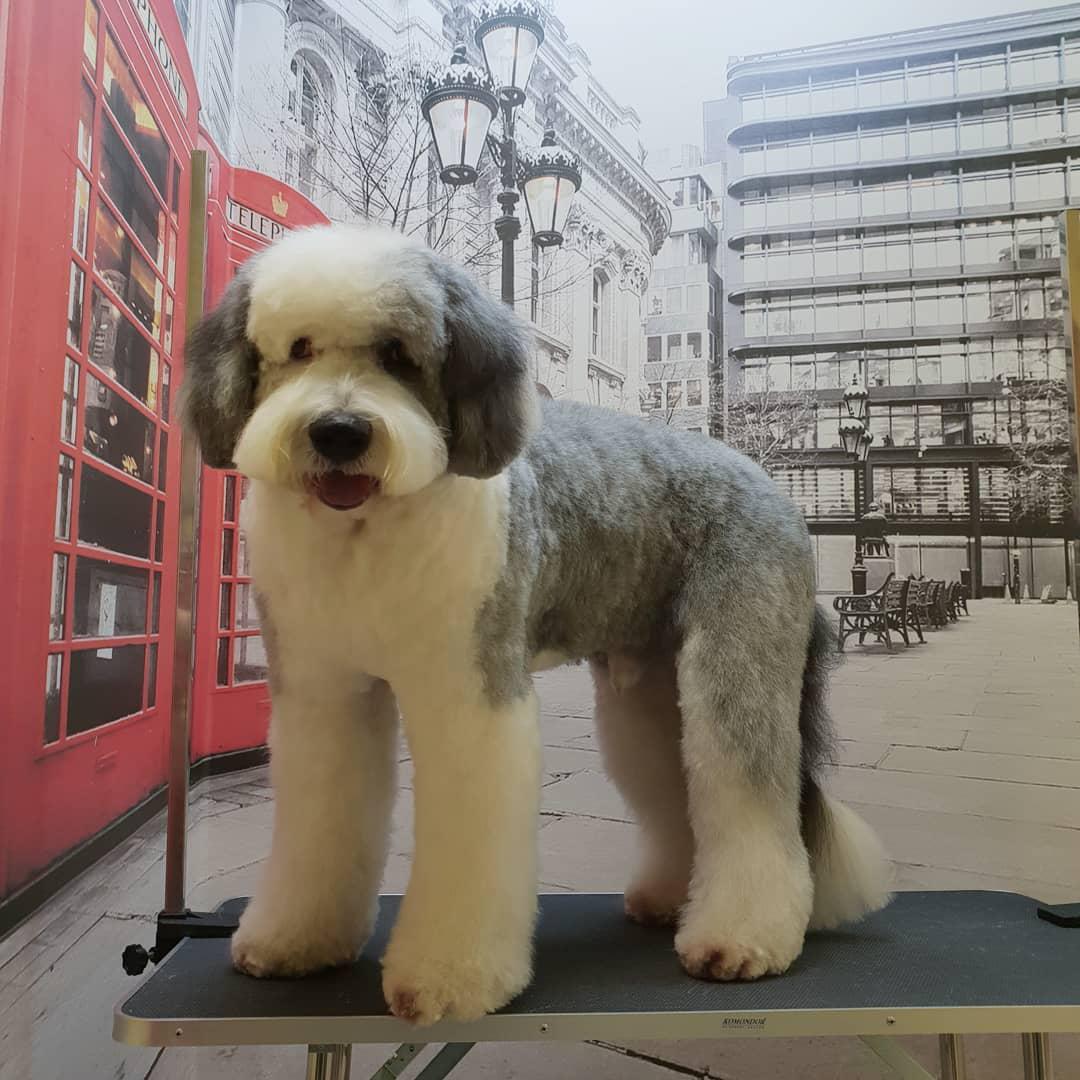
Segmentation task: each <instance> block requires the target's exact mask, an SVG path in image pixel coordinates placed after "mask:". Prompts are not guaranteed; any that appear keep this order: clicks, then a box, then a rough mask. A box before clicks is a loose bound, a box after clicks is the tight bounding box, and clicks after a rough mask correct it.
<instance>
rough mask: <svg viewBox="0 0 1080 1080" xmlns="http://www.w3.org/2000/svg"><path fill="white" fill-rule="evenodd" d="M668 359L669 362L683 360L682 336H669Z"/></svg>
mask: <svg viewBox="0 0 1080 1080" xmlns="http://www.w3.org/2000/svg"><path fill="white" fill-rule="evenodd" d="M667 358H668V360H681V359H682V358H683V355H682V334H668V336H667Z"/></svg>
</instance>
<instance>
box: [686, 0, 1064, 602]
mask: <svg viewBox="0 0 1080 1080" xmlns="http://www.w3.org/2000/svg"><path fill="white" fill-rule="evenodd" d="M727 92H728V96H727V97H726V98H725V99H723V100H719V101H713V102H708V103H706V106H705V145H706V153H705V156H706V160H707V161H723V162H724V163H725V165H726V174H727V190H726V205H725V212H724V217H725V237H724V269H723V278H724V280H725V283H726V284H727V286H728V292H727V296H726V305H727V306H726V310H725V321H726V324H727V325H726V334H725V336H726V342H725V343H726V345H727V347H728V350H727V365H728V378H729V383H730V386H731V392H732V393H737V392H741V393H744V394H749V395H754V394H762V393H766V392H768V393H772V394H780V395H784V394H787V395H791V396H792V398H793V400H802V401H805V399H806V397H807V396H809V397H810V398H811V399H812V401H813V403H814V406H815V410H814V413H813V416H814V418H815V420H814V421H812V422H810V423H806V424H803V425H801V426H800V427H799V428H798V429H797V430H795V429H793V430H791V431H790V432H784V433H783V434H784V437H785V439H787V440H789V443H790V455H789V460H788V462H787V463H786V464H784V465H782V466H780V467H779V468H777V469H776V470H775V476H776V479H777V480H778V482H779V483H780V484H781V485H782V486H783V487H784V488H785V489H786V490H788V491H789V493H790V494H791V495H792V496H793V497H794V498H795V499H796V501H797V502H798V503H799V504H800V505H801V506H802V508H803V510H804V512H805V513H806V516H807V519H808V521H809V523H810V526H811V530H812V531H813V532H814V533H815V535H816V538H817V540H816V542H817V544H818V548H819V576H820V578H821V584H822V587H823V588H826V589H828V588H842V587H845V585H846V581H847V574H846V571H847V567H848V565H849V563H850V559H851V553H852V534H853V531H854V523H855V506H854V493H855V483H854V466H853V463H852V461H851V459H850V458H849V457H848V456H847V455H845V454H844V453H843V451H842V450H840V448H839V444H840V438H839V430H838V422H839V419H840V410H841V407H842V406H841V400H840V395H841V393H842V390H843V388H844V387H845V386H846V385H848V384H849V383H850V382H851V380H852V376H853V375H855V374H858V375H859V376H860V377H861V378H862V379H864V380H865V382H866V385H867V387H868V389H869V390H870V394H871V403H872V404H871V421H870V428H871V430H872V432H873V434H874V443H873V446H874V449H873V450H872V451H871V461H872V465H873V469H872V473H873V485H872V493H873V496H874V497H875V498H876V499H877V500H878V501H879V502H880V503H881V504H882V506H883V508H884V509H885V511H886V512H887V513H888V515H889V517H890V520H891V530H892V532H893V533H894V535H898V539H899V547H900V558H899V562H898V570H900V571H902V572H907V571H909V570H913V571H915V572H925V573H928V574H933V575H935V576H943V575H945V574H949V575H951V576H955V575H956V574H957V572H958V570H959V569H960V568H961V567H970V568H971V569H972V572H973V585H974V588H975V590H976V592H977V593H986V594H991V595H992V594H993V593H995V592H999V591H1000V590H1001V587H1002V573H1003V571H1004V570H1005V567H1006V560H1007V558H1008V554H1007V553H1008V552H1009V551H1010V550H1012V551H1019V552H1020V553H1021V557H1022V559H1021V562H1022V572H1023V576H1024V581H1025V584H1026V585H1028V586H1029V587H1030V588H1031V589H1032V591H1035V590H1038V589H1041V588H1042V587H1043V586H1044V585H1047V584H1049V585H1050V586H1051V589H1052V592H1054V593H1055V594H1057V595H1064V593H1065V590H1066V589H1067V588H1068V587H1069V586H1070V585H1071V586H1072V588H1073V589H1074V591H1075V583H1074V582H1073V581H1072V574H1073V570H1072V568H1071V567H1070V565H1069V552H1068V545H1067V542H1066V541H1067V538H1068V537H1070V536H1072V535H1074V534H1075V526H1074V525H1071V524H1070V512H1069V507H1068V502H1069V499H1068V488H1067V485H1065V484H1062V483H1059V482H1057V479H1058V478H1055V479H1054V481H1053V482H1049V483H1046V484H1039V483H1034V482H1033V481H1031V479H1030V477H1028V478H1026V479H1025V478H1023V477H1022V476H1021V473H1022V470H1021V469H1019V468H1018V467H1017V463H1018V461H1021V460H1022V459H1023V458H1024V457H1025V456H1027V455H1028V452H1029V451H1033V450H1034V449H1037V450H1039V451H1040V452H1042V453H1041V454H1040V456H1041V457H1043V458H1044V459H1046V460H1054V459H1055V455H1054V450H1055V443H1057V442H1058V441H1061V440H1062V436H1063V433H1064V434H1065V435H1067V432H1068V424H1067V418H1066V416H1065V415H1064V410H1065V409H1066V407H1067V406H1066V400H1067V395H1066V394H1065V393H1064V392H1063V389H1064V380H1065V378H1066V351H1065V341H1064V336H1063V326H1062V308H1063V305H1062V287H1061V276H1060V255H1061V251H1060V241H1059V236H1058V215H1059V213H1060V211H1061V210H1062V209H1063V208H1064V207H1066V206H1068V205H1076V204H1078V203H1080V5H1070V6H1066V7H1059V8H1053V9H1049V10H1044V11H1038V12H1029V13H1025V14H1023V15H1011V16H1006V17H1002V18H997V19H982V20H978V21H973V22H966V23H958V24H953V25H950V26H942V27H934V28H929V29H925V30H918V31H912V32H907V33H900V34H891V35H885V36H881V37H873V38H863V39H860V40H857V41H846V42H839V43H836V44H832V45H824V46H817V47H812V48H806V49H797V50H790V51H785V52H778V53H769V54H764V55H759V56H750V57H741V58H735V59H733V60H732V61H731V63H730V64H729V67H728V84H727ZM803 414H804V415H805V410H804V412H803ZM1061 449H1062V451H1063V450H1064V443H1062V447H1061ZM1043 451H1044V452H1043ZM1073 520H1074V519H1073Z"/></svg>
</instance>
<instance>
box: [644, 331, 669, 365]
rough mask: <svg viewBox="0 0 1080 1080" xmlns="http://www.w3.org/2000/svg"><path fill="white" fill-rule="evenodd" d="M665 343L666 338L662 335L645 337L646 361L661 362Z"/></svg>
mask: <svg viewBox="0 0 1080 1080" xmlns="http://www.w3.org/2000/svg"><path fill="white" fill-rule="evenodd" d="M663 343H664V339H663V338H661V337H650V338H646V339H645V362H646V363H649V364H659V363H661V362H662V361H663V359H664V356H663Z"/></svg>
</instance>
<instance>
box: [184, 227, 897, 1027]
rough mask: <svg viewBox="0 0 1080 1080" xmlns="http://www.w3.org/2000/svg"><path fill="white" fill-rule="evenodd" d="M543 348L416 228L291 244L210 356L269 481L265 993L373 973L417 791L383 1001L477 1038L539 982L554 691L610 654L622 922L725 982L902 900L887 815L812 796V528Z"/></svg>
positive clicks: (199, 408) (783, 961)
mask: <svg viewBox="0 0 1080 1080" xmlns="http://www.w3.org/2000/svg"><path fill="white" fill-rule="evenodd" d="M530 356H531V344H530V335H529V331H528V328H527V327H526V326H525V325H524V324H523V323H521V322H519V320H518V319H517V318H516V317H515V316H514V314H513V313H512V312H511V310H510V309H509V308H507V307H506V306H504V305H503V304H501V303H499V302H498V301H497V300H495V299H494V298H493V297H491V296H489V295H488V294H487V293H485V292H483V291H481V290H480V289H479V288H477V287H476V286H475V285H474V284H473V283H472V281H471V280H470V279H469V277H468V276H467V275H466V274H465V273H464V272H463V271H462V270H461V269H459V268H458V267H456V266H454V265H452V264H451V263H449V262H447V261H445V260H443V259H441V258H440V257H438V256H437V255H435V254H434V253H432V252H431V251H430V250H428V249H427V248H425V247H424V246H422V245H421V244H419V243H416V242H414V241H411V240H409V239H406V238H404V237H402V236H401V235H400V234H398V233H394V232H389V231H381V230H377V229H356V228H345V227H327V228H315V229H309V230H305V231H300V232H295V233H292V234H290V235H288V236H287V237H285V238H284V239H282V240H280V241H279V242H277V243H276V244H274V245H273V246H271V247H270V248H268V249H267V250H266V251H265V252H264V253H262V254H260V255H258V256H256V257H254V258H253V259H252V260H251V261H250V262H249V263H247V264H246V265H245V266H244V268H243V269H242V270H241V271H240V273H239V275H238V276H237V278H236V279H235V280H234V281H233V283H232V284H231V285H230V287H229V289H228V291H227V293H226V295H225V298H224V300H223V301H222V303H221V305H220V306H219V307H218V308H217V310H216V311H214V312H213V313H211V314H210V315H209V316H208V317H207V318H206V319H205V320H204V321H203V322H202V323H201V324H200V326H198V327H197V328H196V330H195V331H194V332H193V334H192V335H191V340H190V342H189V345H188V350H187V378H186V382H187V388H186V403H185V415H186V419H187V422H188V424H189V425H190V427H191V428H192V429H193V430H194V431H195V432H196V433H197V435H198V438H199V440H200V443H201V446H202V451H203V455H204V457H205V459H206V461H207V462H208V463H209V464H210V465H213V466H218V467H224V466H229V465H231V464H232V463H235V465H236V467H237V468H239V469H240V470H241V471H242V472H243V473H244V474H245V475H247V476H248V477H250V478H251V481H252V498H251V499H250V500H249V503H248V506H247V511H246V513H247V517H246V522H245V525H246V529H247V535H248V540H249V544H250V550H251V557H252V568H253V575H254V581H255V586H256V588H257V590H258V595H259V611H260V618H261V620H262V629H263V635H264V637H265V640H266V645H267V652H268V655H269V662H270V687H271V693H272V696H273V720H272V722H271V735H270V743H271V748H272V758H271V762H272V764H271V771H272V778H273V785H274V790H275V799H276V802H275V816H274V835H273V844H272V851H271V854H270V859H269V862H268V864H267V869H266V873H265V880H264V881H263V883H262V885H261V887H260V889H259V890H258V892H257V895H256V896H255V898H254V900H253V901H252V903H251V905H250V906H249V907H248V909H247V911H246V912H245V914H244V917H243V919H242V920H241V922H240V927H239V929H238V931H237V932H236V935H235V936H234V938H233V942H232V955H233V959H234V962H235V963H236V965H237V966H238V967H239V968H240V969H242V970H243V971H246V972H249V973H250V974H252V975H264V976H268V975H299V974H303V973H304V972H309V971H313V970H315V969H318V968H322V967H326V966H329V965H335V964H342V963H346V962H348V961H350V960H352V959H353V958H354V957H356V956H357V954H358V952H359V951H360V949H361V948H362V947H363V945H364V943H365V941H366V939H367V937H368V935H369V933H370V931H371V928H372V922H373V919H374V916H375V911H376V904H377V896H378V891H379V883H380V878H381V875H382V872H383V866H384V861H385V857H386V850H387V833H388V827H389V822H390V815H391V808H392V802H393V797H394V792H395V788H396V783H395V751H396V748H397V739H398V722H399V709H400V715H401V717H402V721H403V723H404V728H405V735H406V737H407V739H408V743H409V746H410V748H411V751H412V756H413V760H414V762H415V770H416V771H415V810H416V815H415V816H416V830H415V835H416V852H415V858H414V861H413V864H412V873H411V878H410V881H409V887H408V890H407V892H406V895H405V898H404V901H403V903H402V907H401V911H400V915H399V918H398V921H397V925H396V926H395V928H394V933H393V936H392V939H391V941H390V945H389V947H388V949H387V952H386V955H385V957H384V959H383V988H384V991H385V994H386V1000H387V1003H388V1004H389V1006H390V1008H391V1010H392V1011H393V1012H394V1013H395V1014H397V1015H398V1016H402V1017H406V1018H408V1019H410V1020H414V1021H417V1022H419V1023H429V1022H432V1021H435V1020H438V1019H439V1018H441V1017H449V1018H454V1019H459V1020H463V1019H470V1018H474V1017H478V1016H480V1015H481V1014H483V1013H485V1012H489V1011H491V1010H494V1009H497V1008H499V1007H500V1006H502V1005H504V1004H505V1003H506V1002H508V1001H509V1000H510V999H511V998H513V997H514V996H515V995H516V994H517V993H518V992H519V991H521V990H522V989H523V988H524V987H525V985H526V984H527V983H528V981H529V978H530V968H531V940H532V931H533V923H534V918H535V913H536V875H537V868H536V837H535V831H536V818H537V804H538V792H539V781H540V747H539V738H538V724H537V700H536V695H535V693H534V690H533V685H532V680H531V678H530V672H534V671H538V670H541V669H543V668H548V667H553V666H556V665H559V664H562V663H566V662H568V661H576V660H581V659H587V660H588V661H589V663H590V664H591V666H592V670H593V675H594V679H595V683H596V721H597V724H598V727H599V738H600V746H601V750H602V754H603V760H604V763H605V766H606V768H607V770H608V772H609V774H610V775H611V777H612V779H613V780H614V782H615V784H616V785H617V786H618V788H619V790H620V791H621V792H622V794H623V796H624V798H625V799H626V801H627V803H628V804H629V805H630V807H631V809H632V810H633V812H634V814H635V817H636V819H637V821H638V823H639V825H640V829H641V838H642V841H643V843H642V851H643V854H642V859H641V864H640V867H639V868H638V870H637V873H636V875H635V876H634V878H633V879H632V883H631V884H630V885H629V887H628V889H627V891H626V911H627V914H628V915H629V916H630V917H631V918H634V919H637V920H640V921H643V922H654V923H670V924H672V925H674V926H675V927H676V932H675V948H676V951H677V952H678V955H679V958H680V960H681V962H682V964H683V966H684V968H685V969H686V970H687V971H688V972H689V973H690V974H691V975H695V976H699V977H702V978H709V979H754V978H757V977H759V976H762V975H766V974H769V973H776V972H782V971H784V970H785V969H786V968H787V967H788V965H789V964H791V962H792V961H793V960H794V959H795V958H796V957H797V956H798V955H799V952H800V950H801V948H802V944H803V937H804V934H805V932H806V930H807V927H808V926H810V927H826V926H832V925H835V924H837V923H838V922H841V921H843V920H848V919H853V918H857V917H858V916H860V915H862V914H863V913H864V912H866V911H868V910H871V909H874V908H877V907H879V906H881V905H882V904H884V903H885V901H886V900H887V897H888V876H887V873H886V866H887V863H886V861H885V859H884V858H883V856H882V853H881V850H880V848H879V846H878V844H877V841H876V839H875V838H874V836H873V834H872V833H871V832H870V830H869V829H868V827H867V826H866V825H865V824H863V823H862V822H861V821H860V820H859V819H858V818H857V817H856V816H855V815H854V814H853V813H851V811H849V810H847V809H845V808H844V807H842V806H841V805H839V804H838V803H836V802H834V801H832V800H831V799H829V798H828V797H826V796H825V795H824V794H823V793H822V790H821V788H820V787H819V784H818V775H819V770H820V767H821V765H822V762H823V760H824V757H825V754H826V752H827V749H828V740H829V730H828V720H827V715H826V712H825V701H824V693H825V681H826V674H827V667H828V655H829V652H830V634H829V630H828V624H827V622H826V620H825V617H824V616H823V615H822V614H821V613H820V612H819V611H818V610H817V609H816V607H815V603H814V566H813V560H812V557H811V550H810V543H809V538H808V535H807V531H806V527H805V525H804V523H803V520H802V517H801V515H800V514H799V512H798V510H797V509H796V508H795V507H794V506H793V505H792V504H791V502H789V501H788V500H787V499H786V498H785V497H784V496H783V495H781V494H780V493H779V492H778V491H777V489H776V488H775V487H774V486H773V484H772V482H771V481H770V480H769V479H768V477H766V475H765V474H764V473H763V472H762V471H761V470H760V469H759V468H758V467H757V466H756V465H754V464H752V463H751V462H750V461H748V460H747V459H746V458H744V457H742V456H740V455H739V454H737V453H735V452H734V451H732V450H730V449H729V448H727V447H725V446H723V445H722V444H720V443H718V442H715V441H713V440H711V439H707V438H702V437H700V436H691V435H682V434H678V433H676V432H673V431H671V430H669V429H667V428H664V427H662V426H658V425H654V424H646V423H643V422H642V421H640V420H638V419H636V418H630V417H626V416H620V415H617V414H615V413H612V412H608V411H604V410H601V409H595V408H589V407H586V406H582V405H576V404H569V403H559V402H545V403H544V405H543V408H542V409H541V408H540V404H539V402H538V400H537V395H536V393H535V390H534V385H533V381H532V376H531V373H530V368H531V363H530Z"/></svg>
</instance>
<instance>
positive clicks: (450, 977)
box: [383, 942, 532, 1025]
mask: <svg viewBox="0 0 1080 1080" xmlns="http://www.w3.org/2000/svg"><path fill="white" fill-rule="evenodd" d="M485 945H486V946H488V947H487V948H486V949H479V948H478V949H471V950H470V949H467V948H464V947H462V943H458V944H456V946H455V948H454V949H452V950H447V951H446V952H445V953H443V954H442V955H440V954H439V953H438V952H437V951H435V952H433V951H431V950H421V949H416V950H414V949H412V948H410V947H409V946H407V945H395V943H393V942H392V943H391V945H390V948H389V949H388V950H387V954H386V956H385V958H384V959H383V996H384V997H385V998H386V1004H387V1006H388V1007H389V1009H390V1011H391V1012H392V1013H393V1014H394V1015H395V1016H398V1017H401V1019H402V1020H408V1021H409V1022H410V1023H414V1024H418V1025H427V1024H434V1023H435V1022H436V1021H438V1020H444V1019H445V1020H477V1019H479V1018H480V1017H481V1016H484V1015H486V1014H487V1013H490V1012H495V1011H496V1010H497V1009H501V1008H502V1007H503V1006H504V1005H506V1004H507V1003H508V1002H509V1001H511V1000H512V999H513V998H515V997H517V995H518V994H520V993H521V991H522V990H524V989H525V987H526V986H527V985H528V983H529V979H530V977H531V974H532V973H531V964H530V956H529V950H528V949H527V948H526V949H524V950H510V949H507V948H499V947H498V945H497V944H496V945H495V946H494V947H491V946H492V943H485Z"/></svg>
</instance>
